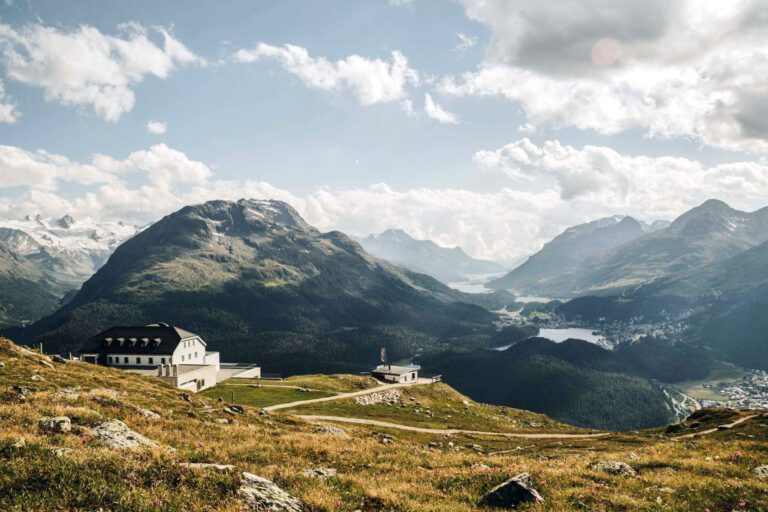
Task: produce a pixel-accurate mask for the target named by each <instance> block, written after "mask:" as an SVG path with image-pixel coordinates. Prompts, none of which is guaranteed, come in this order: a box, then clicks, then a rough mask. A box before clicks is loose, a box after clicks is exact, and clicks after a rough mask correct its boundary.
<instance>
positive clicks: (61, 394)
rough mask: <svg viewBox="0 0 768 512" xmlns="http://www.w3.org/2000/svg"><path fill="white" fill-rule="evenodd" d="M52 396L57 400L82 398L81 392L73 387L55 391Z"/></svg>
mask: <svg viewBox="0 0 768 512" xmlns="http://www.w3.org/2000/svg"><path fill="white" fill-rule="evenodd" d="M51 397H53V398H55V399H57V400H77V399H78V398H80V392H78V391H77V390H76V389H73V388H64V389H60V390H58V391H54V392H53V394H52V395H51Z"/></svg>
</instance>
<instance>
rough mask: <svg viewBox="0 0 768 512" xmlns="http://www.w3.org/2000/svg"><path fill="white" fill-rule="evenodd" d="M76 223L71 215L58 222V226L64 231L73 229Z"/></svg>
mask: <svg viewBox="0 0 768 512" xmlns="http://www.w3.org/2000/svg"><path fill="white" fill-rule="evenodd" d="M74 223H75V219H73V218H72V217H71V216H69V215H64V216H63V217H62V218H60V219H59V220H57V221H56V224H57V225H58V226H60V227H62V228H64V229H69V228H71V227H72V225H73V224H74Z"/></svg>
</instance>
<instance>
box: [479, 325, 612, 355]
mask: <svg viewBox="0 0 768 512" xmlns="http://www.w3.org/2000/svg"><path fill="white" fill-rule="evenodd" d="M539 337H540V338H547V339H548V340H552V341H554V342H555V343H562V342H564V341H565V340H567V339H571V338H574V339H577V340H584V341H588V342H590V343H594V344H595V345H599V346H601V347H603V348H611V345H610V343H609V342H608V341H607V340H606V339H605V338H603V337H602V336H598V335H595V334H592V330H591V329H583V328H581V327H568V328H565V329H540V330H539ZM511 346H512V345H504V346H501V347H494V349H493V350H499V351H501V350H507V349H508V348H509V347H511Z"/></svg>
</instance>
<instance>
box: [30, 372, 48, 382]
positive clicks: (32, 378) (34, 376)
mask: <svg viewBox="0 0 768 512" xmlns="http://www.w3.org/2000/svg"><path fill="white" fill-rule="evenodd" d="M30 380H33V381H35V382H40V381H44V380H45V377H43V376H42V375H38V374H34V375H33V376H32V377H30Z"/></svg>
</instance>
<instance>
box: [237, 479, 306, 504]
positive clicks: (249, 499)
mask: <svg viewBox="0 0 768 512" xmlns="http://www.w3.org/2000/svg"><path fill="white" fill-rule="evenodd" d="M242 478H243V481H242V484H241V485H240V488H239V489H238V490H237V493H238V495H239V496H240V499H242V500H243V503H244V504H245V506H246V509H245V510H249V511H254V512H256V511H258V512H263V511H269V512H304V511H305V510H306V507H305V506H304V503H303V502H302V501H301V500H299V499H298V498H296V497H294V496H291V495H290V494H288V493H287V492H285V491H284V490H282V489H281V488H280V487H278V486H277V485H275V484H274V483H273V482H270V481H269V480H267V479H266V478H261V477H260V476H256V475H254V474H253V473H246V472H243V474H242Z"/></svg>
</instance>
